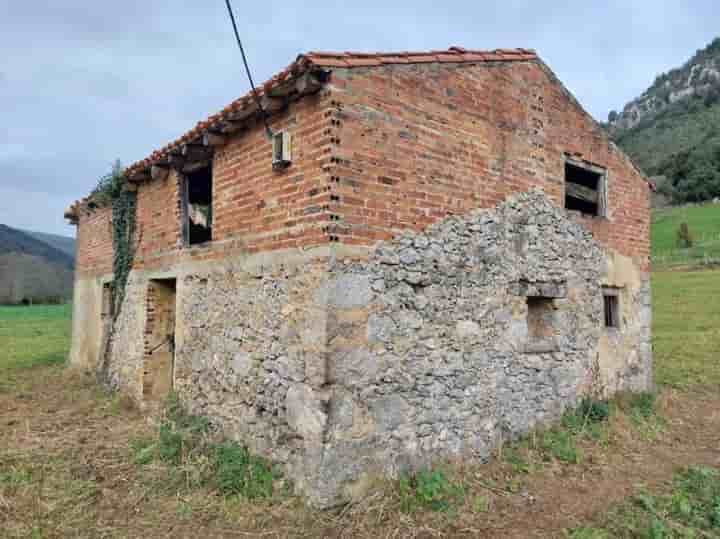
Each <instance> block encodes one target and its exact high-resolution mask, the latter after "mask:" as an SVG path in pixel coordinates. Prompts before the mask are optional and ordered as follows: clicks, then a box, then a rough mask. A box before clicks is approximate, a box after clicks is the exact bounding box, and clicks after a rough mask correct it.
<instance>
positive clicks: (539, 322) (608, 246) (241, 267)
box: [66, 47, 652, 506]
mask: <svg viewBox="0 0 720 539" xmlns="http://www.w3.org/2000/svg"><path fill="white" fill-rule="evenodd" d="M259 94H260V96H259V97H260V101H261V105H262V109H263V111H265V114H263V113H262V112H261V111H260V109H259V108H258V105H257V101H256V100H255V99H254V97H253V96H252V95H247V96H245V97H243V98H240V99H238V100H237V101H235V102H233V103H232V104H231V105H229V106H228V107H226V108H225V109H224V110H223V111H221V112H220V113H218V114H216V115H213V116H211V117H210V118H208V119H207V120H206V121H203V122H200V123H199V124H197V126H196V127H195V128H193V129H192V130H191V131H189V132H188V133H186V134H185V135H183V137H181V138H180V139H178V140H176V141H174V142H172V143H171V144H169V145H167V146H165V147H164V148H163V149H161V150H159V151H156V152H154V153H153V154H152V155H150V156H149V157H148V158H147V159H144V160H143V161H140V162H138V163H136V164H134V165H132V166H130V167H128V168H127V169H126V170H125V178H126V180H127V183H128V189H132V190H135V191H136V196H137V214H136V232H135V249H134V253H135V254H134V259H133V265H132V271H131V272H130V276H129V280H128V283H127V287H126V291H125V295H124V300H123V303H122V305H114V306H113V305H112V302H111V301H109V297H110V290H111V287H112V281H113V271H112V267H113V266H112V260H113V245H112V215H111V213H112V212H111V210H110V209H109V208H106V207H98V206H97V205H95V204H94V203H93V200H92V198H88V199H84V200H82V201H78V202H76V203H75V204H74V205H73V206H71V208H69V209H68V211H67V212H66V216H67V217H68V219H70V220H71V222H73V223H74V224H76V225H77V244H78V248H77V249H78V251H77V270H76V281H75V289H74V294H75V302H74V318H73V342H72V350H71V355H70V361H71V363H72V364H73V365H76V366H78V367H81V368H86V369H92V370H100V371H101V372H102V373H103V377H104V378H105V379H106V381H107V383H109V384H110V385H111V386H112V387H115V388H117V389H118V390H120V391H123V392H125V393H127V394H129V395H131V396H132V397H133V398H134V399H135V400H136V401H138V402H139V403H141V404H148V405H149V404H152V403H154V402H158V401H159V400H160V399H162V398H163V396H164V395H166V394H167V393H168V392H169V391H170V390H174V391H176V392H177V393H178V395H179V397H180V398H181V400H182V401H183V402H184V403H185V404H186V406H187V407H188V408H189V409H190V410H191V411H193V412H194V413H198V414H202V415H205V416H207V417H208V418H210V419H211V420H212V421H213V422H214V423H216V424H217V425H218V426H220V427H221V428H222V429H223V430H224V432H225V433H226V434H227V435H228V436H230V437H233V438H235V439H237V440H239V441H241V442H242V443H244V444H246V445H247V446H248V447H249V448H250V449H251V450H253V451H255V452H257V453H259V454H262V455H265V456H267V457H269V458H271V459H273V460H275V461H276V462H278V463H281V464H282V465H283V466H284V468H285V470H286V473H287V474H288V476H289V477H291V478H292V479H293V480H294V483H295V485H296V488H297V490H298V491H299V492H302V493H304V494H306V495H307V496H308V499H309V501H310V502H311V503H312V504H314V505H317V506H330V505H333V504H336V503H339V502H342V501H344V500H347V499H349V498H351V497H352V496H354V495H357V493H359V492H361V491H362V490H363V486H364V484H365V483H366V482H367V481H368V479H369V478H370V477H372V476H373V475H375V474H385V475H388V474H389V475H395V474H397V473H398V472H399V471H401V470H404V469H412V468H417V467H421V466H424V465H427V464H429V463H430V462H431V461H433V460H436V459H443V458H452V457H478V458H483V457H485V456H487V455H488V454H489V453H490V451H491V450H492V448H493V447H494V446H495V445H496V444H497V443H499V441H500V440H502V439H507V438H511V437H514V436H517V435H519V434H521V433H523V432H526V431H528V430H529V429H531V428H533V427H534V426H536V425H541V424H544V423H547V422H549V421H552V420H554V419H557V418H558V417H559V416H560V415H561V414H562V411H563V410H564V409H565V408H566V407H568V406H572V405H574V404H575V403H576V402H577V401H578V399H579V398H581V397H582V396H583V395H587V394H595V395H604V396H607V395H610V394H612V393H614V392H616V391H619V390H631V391H639V390H647V389H649V388H650V387H651V386H652V353H651V347H650V285H649V224H650V205H649V197H650V189H649V184H648V182H647V181H646V179H645V178H644V177H643V176H642V174H641V173H640V172H639V171H638V170H637V169H636V168H635V167H634V166H633V164H632V163H631V162H630V161H629V159H628V158H627V157H626V156H625V155H624V154H623V153H622V151H620V150H619V149H618V148H617V147H616V146H615V145H614V144H613V143H612V142H611V141H610V140H609V139H608V137H607V135H606V134H605V133H604V131H603V130H602V129H601V127H600V126H598V125H597V123H596V122H595V121H594V120H593V119H592V118H591V117H590V116H589V115H588V114H587V113H586V112H585V111H584V110H583V109H582V107H581V106H580V105H579V104H578V103H577V101H576V100H575V99H574V98H573V97H572V95H571V94H570V93H569V92H568V91H567V89H565V87H564V86H563V85H562V84H561V83H560V82H559V81H558V79H557V78H556V77H555V75H554V74H553V73H552V72H551V71H550V69H549V68H548V67H547V66H546V65H545V64H544V63H543V62H542V61H541V60H540V59H539V58H538V57H537V55H536V54H535V53H534V52H533V51H529V50H525V49H511V50H495V51H488V52H482V51H468V50H465V49H461V48H457V47H455V48H451V49H449V50H447V51H433V52H421V53H397V54H395V53H393V54H390V53H388V54H382V53H381V54H354V53H308V54H305V55H301V56H299V57H298V59H297V60H296V61H295V62H293V63H292V64H291V65H290V66H289V67H288V68H287V69H285V70H284V71H282V72H281V73H279V74H278V75H276V76H275V77H274V78H273V79H271V80H270V81H268V82H267V83H265V84H264V85H263V86H262V88H260V89H259ZM264 119H265V121H266V122H267V124H268V126H269V128H270V131H271V133H270V135H271V136H268V130H267V129H266V127H265V125H264V123H265V121H264Z"/></svg>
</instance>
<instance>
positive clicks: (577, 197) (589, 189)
mask: <svg viewBox="0 0 720 539" xmlns="http://www.w3.org/2000/svg"><path fill="white" fill-rule="evenodd" d="M604 190H605V175H604V174H603V173H601V172H598V171H596V170H591V169H590V168H586V167H582V166H578V165H574V164H572V163H567V162H566V163H565V208H566V209H568V210H574V211H579V212H581V213H585V214H588V215H599V216H603V215H605V207H604V206H605V205H604V196H605V193H604Z"/></svg>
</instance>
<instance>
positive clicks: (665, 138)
mask: <svg viewBox="0 0 720 539" xmlns="http://www.w3.org/2000/svg"><path fill="white" fill-rule="evenodd" d="M608 129H609V131H610V133H611V136H612V137H613V138H614V140H615V141H616V142H617V143H618V145H619V146H620V147H621V148H623V149H624V150H625V151H626V152H627V153H628V154H629V155H630V157H632V158H633V160H634V161H635V163H637V164H638V165H639V166H640V168H642V169H643V171H644V172H645V173H646V174H648V175H649V176H664V177H665V178H661V179H660V181H659V185H658V187H659V188H660V190H661V192H663V193H665V194H666V195H668V196H669V197H670V198H671V199H672V201H673V202H688V201H690V202H694V201H703V200H708V199H712V198H714V197H718V196H720V38H718V39H715V40H714V41H713V42H712V43H710V44H709V45H708V46H707V47H705V48H704V49H702V50H699V51H697V53H696V54H695V55H694V56H693V57H692V58H691V59H690V60H689V61H688V62H686V63H685V64H684V65H683V66H681V67H679V68H677V69H673V70H671V71H668V72H667V73H663V74H662V75H660V76H658V77H657V78H656V79H655V82H654V83H653V84H652V85H651V86H650V87H649V88H648V89H647V90H646V91H645V92H643V94H642V95H641V96H640V97H638V98H636V99H634V100H633V101H631V102H630V103H628V104H627V105H625V107H624V108H623V110H622V112H621V113H619V114H618V113H617V112H615V111H612V112H611V113H610V115H609V117H608Z"/></svg>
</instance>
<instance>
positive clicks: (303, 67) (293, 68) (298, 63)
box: [125, 47, 537, 178]
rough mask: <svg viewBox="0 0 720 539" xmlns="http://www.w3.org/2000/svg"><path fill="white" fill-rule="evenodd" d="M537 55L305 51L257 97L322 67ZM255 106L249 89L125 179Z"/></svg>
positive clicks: (512, 52) (526, 52)
mask: <svg viewBox="0 0 720 539" xmlns="http://www.w3.org/2000/svg"><path fill="white" fill-rule="evenodd" d="M535 58H537V55H536V54H535V51H533V50H530V49H496V50H493V51H474V50H467V49H463V48H461V47H450V48H449V49H448V50H443V51H425V52H378V53H361V52H308V53H306V54H301V55H299V56H298V57H297V59H296V60H295V61H294V62H293V63H292V64H290V65H289V66H288V67H286V68H285V69H283V70H282V71H280V72H279V73H278V74H277V75H275V76H274V77H272V78H271V79H270V80H268V81H267V82H265V83H264V84H262V85H260V86H259V87H258V89H257V90H258V93H259V94H260V96H261V97H262V96H264V95H266V94H268V92H270V91H271V90H273V89H276V88H279V87H281V86H283V85H284V84H287V83H288V82H290V81H292V80H294V79H296V78H298V77H299V76H300V75H302V74H304V73H305V72H307V71H313V70H322V69H324V68H353V67H368V66H381V65H390V64H417V63H432V62H438V63H477V62H507V61H515V60H533V59H535ZM253 107H255V98H254V96H253V95H252V92H248V93H247V94H245V95H244V96H242V97H240V98H238V99H236V100H235V101H233V102H232V103H230V104H229V105H228V106H226V107H225V108H224V109H222V110H221V111H220V112H218V113H216V114H213V115H212V116H210V117H208V118H207V119H206V120H203V121H201V122H198V123H197V125H195V127H193V128H192V129H190V131H188V132H187V133H185V134H184V135H182V136H181V137H180V138H178V139H176V140H174V141H173V142H171V143H169V144H167V145H165V146H164V147H163V148H161V149H160V150H157V151H155V152H153V153H152V154H150V155H149V156H148V157H146V158H145V159H143V160H141V161H138V162H136V163H134V164H132V165H130V166H129V167H128V168H127V169H125V174H126V176H127V177H128V178H131V177H133V176H134V175H137V174H138V173H140V172H142V171H145V170H147V169H148V168H149V167H150V166H151V165H153V164H156V163H158V162H160V161H161V160H162V159H165V158H167V156H168V155H169V153H170V152H171V151H172V150H175V149H178V148H179V147H181V146H182V145H183V144H187V143H191V142H193V141H195V140H197V139H198V138H199V137H201V136H202V135H203V134H204V133H206V132H208V131H209V130H212V129H214V128H217V127H218V126H220V125H221V124H222V122H224V121H225V122H226V121H228V120H231V119H232V118H233V117H234V116H236V115H238V114H241V113H242V112H243V111H246V110H249V109H252V108H253Z"/></svg>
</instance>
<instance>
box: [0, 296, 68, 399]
mask: <svg viewBox="0 0 720 539" xmlns="http://www.w3.org/2000/svg"><path fill="white" fill-rule="evenodd" d="M71 314H72V306H71V305H70V304H66V305H33V306H0V388H1V387H2V384H3V382H6V383H7V382H8V381H9V379H10V378H11V377H12V373H13V372H14V371H16V370H18V369H23V368H28V367H36V366H42V365H59V364H62V363H63V362H64V361H65V358H66V357H67V354H68V351H69V349H70V335H71Z"/></svg>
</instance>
